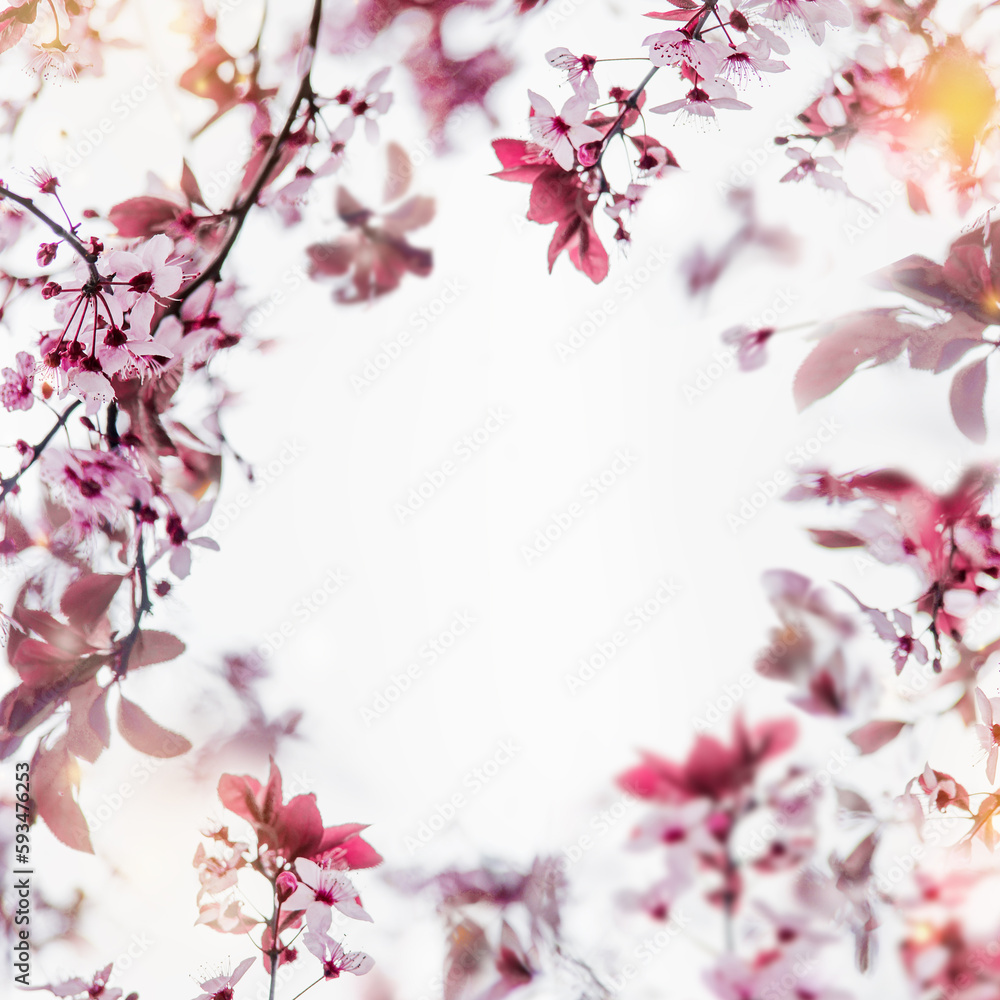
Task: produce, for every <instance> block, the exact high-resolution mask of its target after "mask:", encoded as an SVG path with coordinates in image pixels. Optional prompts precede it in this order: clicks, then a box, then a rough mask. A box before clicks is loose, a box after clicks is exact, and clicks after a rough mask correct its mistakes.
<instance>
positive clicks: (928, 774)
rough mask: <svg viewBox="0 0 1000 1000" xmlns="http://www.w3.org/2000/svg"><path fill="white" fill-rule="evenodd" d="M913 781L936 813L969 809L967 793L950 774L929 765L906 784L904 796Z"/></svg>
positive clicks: (908, 791) (907, 793)
mask: <svg viewBox="0 0 1000 1000" xmlns="http://www.w3.org/2000/svg"><path fill="white" fill-rule="evenodd" d="M991 708H992V705H991ZM983 728H985V727H983ZM914 781H916V782H917V784H919V786H920V790H921V791H922V792H923V793H924V795H926V796H927V797H928V799H929V800H930V803H931V805H933V807H934V808H935V809H937V811H938V812H944V811H945V810H946V809H947V808H948V807H949V806H958V807H959V808H960V809H966V810H967V809H968V808H969V793H968V791H967V790H966V789H965V788H964V787H963V786H962V785H960V784H959V783H958V782H957V781H956V780H955V779H954V778H953V777H952V776H951V775H950V774H946V773H945V772H944V771H935V770H934V769H933V768H932V767H931V766H930V764H928V765H927V766H926V767H925V768H924V769H923V771H922V772H921V773H920V774H919V775H918V776H917V777H916V778H911V779H910V780H909V781H908V782H907V783H906V790H905V792H904V796H907V795H911V793H910V788H911V787H912V785H913V782H914Z"/></svg>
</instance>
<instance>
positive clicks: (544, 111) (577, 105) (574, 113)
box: [528, 90, 602, 170]
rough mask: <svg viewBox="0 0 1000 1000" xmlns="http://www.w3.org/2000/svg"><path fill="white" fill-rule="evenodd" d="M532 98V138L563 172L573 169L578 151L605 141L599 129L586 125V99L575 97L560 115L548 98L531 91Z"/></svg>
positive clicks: (529, 94) (563, 107) (529, 95)
mask: <svg viewBox="0 0 1000 1000" xmlns="http://www.w3.org/2000/svg"><path fill="white" fill-rule="evenodd" d="M528 97H529V98H531V109H532V116H531V121H530V126H531V136H532V138H533V139H534V140H535V142H537V143H538V144H539V145H540V146H544V147H545V148H546V149H548V150H550V151H551V152H552V155H553V157H554V158H555V161H556V163H558V164H559V166H560V167H562V168H563V170H572V169H573V163H574V159H575V154H574V151H575V150H576V149H578V148H579V147H580V146H582V145H583V144H584V143H586V142H596V141H597V140H599V139H601V138H602V136H601V133H600V132H598V130H597V129H596V128H592V127H591V126H590V125H584V124H583V121H584V119H585V118H586V117H587V110H588V107H589V105H588V103H587V101H586V99H582V98H579V97H571V98H570V99H569V100H568V101H567V102H566V103H565V104H564V105H563V106H562V110H561V111H560V112H559V114H556V112H555V108H553V107H552V105H551V104H549V102H548V101H547V100H545V98H544V97H540V96H539V95H538V94H536V93H535V92H534V91H531V90H529V91H528Z"/></svg>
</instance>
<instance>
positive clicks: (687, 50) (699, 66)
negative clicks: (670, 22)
mask: <svg viewBox="0 0 1000 1000" xmlns="http://www.w3.org/2000/svg"><path fill="white" fill-rule="evenodd" d="M642 44H643V45H646V46H648V47H649V61H650V62H651V63H652V64H653V65H654V66H684V65H687V66H690V67H691V68H692V69H694V70H695V71H696V72H697V73H698V75H699V76H703V77H705V78H706V79H708V80H710V79H711V78H712V77H714V76H716V75H717V73H718V71H719V55H718V53H717V52H716V50H715V48H714V46H713V45H712V44H711V43H710V42H703V41H701V40H700V39H697V38H692V37H691V36H690V35H689V34H687V33H686V32H683V31H661V32H658V33H657V34H655V35H648V36H647V37H646V38H644V39H643V40H642ZM733 96H734V97H735V96H736V95H735V93H734V94H733ZM653 110H654V111H655V110H656V109H655V108H654V109H653Z"/></svg>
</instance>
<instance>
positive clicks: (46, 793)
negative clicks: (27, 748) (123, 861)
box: [31, 740, 94, 854]
mask: <svg viewBox="0 0 1000 1000" xmlns="http://www.w3.org/2000/svg"><path fill="white" fill-rule="evenodd" d="M78 784H79V765H78V764H77V762H76V759H75V758H74V757H73V756H72V755H71V754H70V753H69V751H68V750H67V749H66V743H65V740H60V741H59V742H58V743H56V745H55V746H54V747H52V748H51V749H50V750H41V749H40V750H39V751H38V753H37V754H36V755H35V760H34V762H33V764H32V767H31V789H32V796H33V798H34V800H35V806H36V808H37V809H38V815H39V816H41V818H42V819H43V820H45V825H46V826H47V827H48V828H49V829H50V830H51V831H52V833H53V834H54V835H55V836H56V837H57V838H58V839H59V840H61V841H62V842H63V843H64V844H65V845H66V846H67V847H72V848H73V850H75V851H85V852H87V853H88V854H93V853H94V848H93V847H92V846H91V843H90V831H89V830H88V829H87V821H86V820H85V819H84V818H83V812H82V811H81V809H80V807H79V805H77V803H76V799H75V798H74V797H73V793H74V791H75V789H76V787H77V785H78Z"/></svg>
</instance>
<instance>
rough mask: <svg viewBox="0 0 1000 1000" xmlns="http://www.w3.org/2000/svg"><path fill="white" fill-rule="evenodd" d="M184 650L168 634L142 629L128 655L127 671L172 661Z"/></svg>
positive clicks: (174, 638)
mask: <svg viewBox="0 0 1000 1000" xmlns="http://www.w3.org/2000/svg"><path fill="white" fill-rule="evenodd" d="M184 648H185V647H184V643H183V642H181V641H180V639H178V638H177V636H175V635H171V634H170V633H169V632H157V631H155V630H151V629H144V630H143V631H142V632H140V633H139V638H138V639H136V642H135V645H134V646H133V647H132V652H131V654H130V655H129V658H128V666H129V670H132V669H133V668H135V667H148V666H150V665H151V664H153V663H166V662H167V661H168V660H174V659H176V658H177V657H178V656H180V655H181V653H183V652H184Z"/></svg>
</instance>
